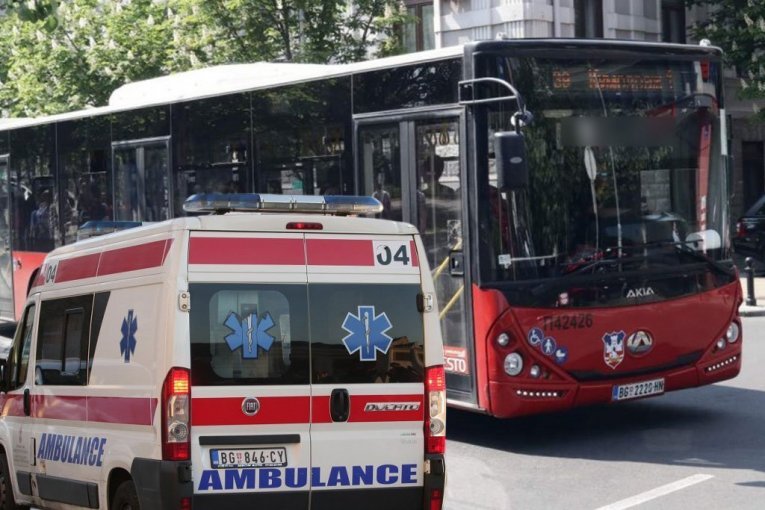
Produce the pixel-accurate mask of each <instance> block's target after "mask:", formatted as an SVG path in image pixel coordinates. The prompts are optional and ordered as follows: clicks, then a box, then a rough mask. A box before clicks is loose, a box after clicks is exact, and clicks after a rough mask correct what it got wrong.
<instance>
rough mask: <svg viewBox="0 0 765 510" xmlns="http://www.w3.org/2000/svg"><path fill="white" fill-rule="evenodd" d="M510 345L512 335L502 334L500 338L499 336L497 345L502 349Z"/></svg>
mask: <svg viewBox="0 0 765 510" xmlns="http://www.w3.org/2000/svg"><path fill="white" fill-rule="evenodd" d="M509 343H510V335H508V334H507V333H500V334H499V336H497V345H499V346H500V347H507V345H508V344H509Z"/></svg>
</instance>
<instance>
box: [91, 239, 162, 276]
mask: <svg viewBox="0 0 765 510" xmlns="http://www.w3.org/2000/svg"><path fill="white" fill-rule="evenodd" d="M172 242H173V240H172V239H163V240H162V241H154V242H151V243H145V244H139V245H137V246H129V247H127V248H119V249H117V250H110V251H105V252H103V253H102V254H101V260H100V262H99V264H98V276H104V275H109V274H117V273H127V272H128V271H138V270H140V269H149V268H152V267H159V266H161V265H162V264H163V263H164V262H165V257H166V256H167V252H168V251H169V250H170V245H171V244H172Z"/></svg>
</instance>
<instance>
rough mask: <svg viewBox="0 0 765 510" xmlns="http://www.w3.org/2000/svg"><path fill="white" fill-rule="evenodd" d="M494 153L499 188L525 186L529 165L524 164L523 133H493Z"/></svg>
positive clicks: (502, 189)
mask: <svg viewBox="0 0 765 510" xmlns="http://www.w3.org/2000/svg"><path fill="white" fill-rule="evenodd" d="M494 154H495V156H496V159H495V164H496V168H497V187H498V188H499V190H500V191H511V190H516V189H522V188H527V187H528V185H529V167H528V165H527V164H526V141H525V140H524V138H523V135H522V134H521V133H516V132H513V131H503V132H500V133H495V134H494Z"/></svg>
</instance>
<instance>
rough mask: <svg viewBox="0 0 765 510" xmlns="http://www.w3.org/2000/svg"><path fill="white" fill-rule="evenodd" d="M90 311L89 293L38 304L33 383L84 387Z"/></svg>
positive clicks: (90, 300)
mask: <svg viewBox="0 0 765 510" xmlns="http://www.w3.org/2000/svg"><path fill="white" fill-rule="evenodd" d="M92 308H93V295H92V294H88V295H85V296H77V297H70V298H63V299H53V300H49V301H43V302H42V303H41V305H40V327H39V331H38V335H37V360H36V364H35V384H38V385H48V384H58V385H84V384H86V381H87V361H88V341H89V337H90V335H89V327H90V316H91V310H92Z"/></svg>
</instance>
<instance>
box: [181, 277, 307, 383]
mask: <svg viewBox="0 0 765 510" xmlns="http://www.w3.org/2000/svg"><path fill="white" fill-rule="evenodd" d="M189 291H190V293H191V317H190V320H191V323H190V327H191V380H192V384H193V385H195V386H220V385H258V384H260V385H268V384H279V385H281V384H308V341H307V338H308V333H307V324H306V319H305V318H306V317H307V313H306V289H305V285H290V284H284V285H256V284H219V283H216V284H193V285H191V286H190V288H189Z"/></svg>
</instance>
